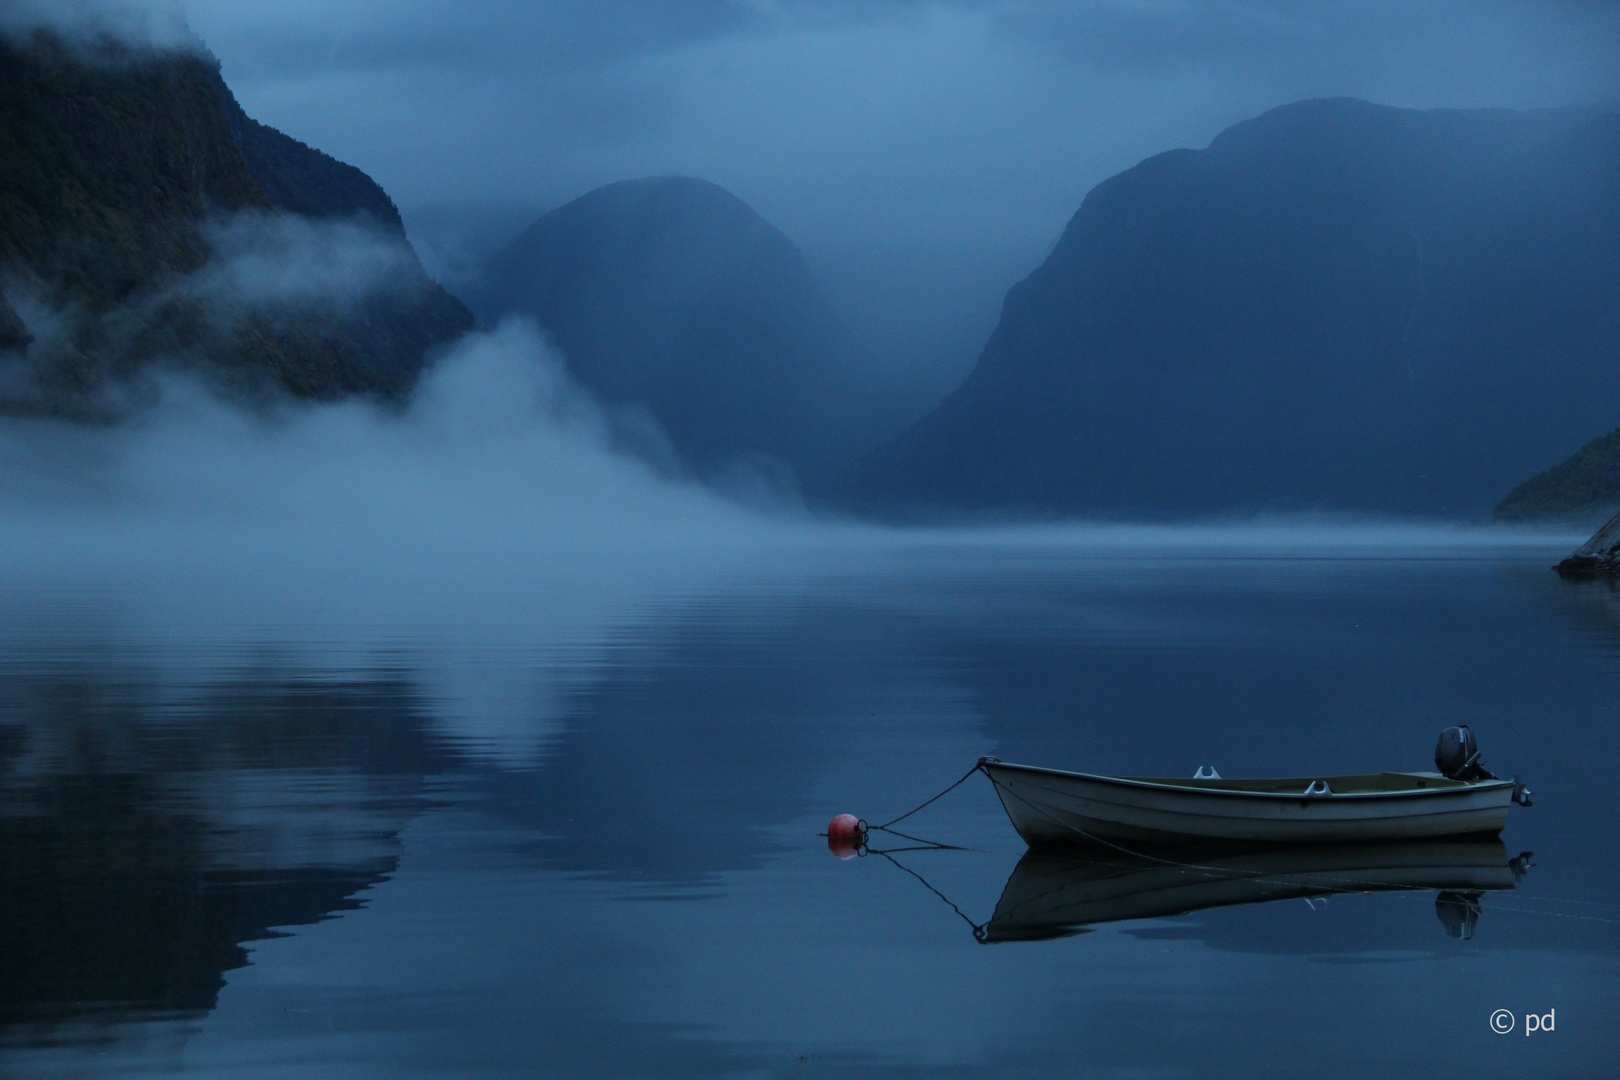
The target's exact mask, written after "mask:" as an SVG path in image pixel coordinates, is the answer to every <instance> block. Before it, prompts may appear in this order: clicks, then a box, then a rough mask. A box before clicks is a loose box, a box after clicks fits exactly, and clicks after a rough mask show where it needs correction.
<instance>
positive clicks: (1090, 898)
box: [975, 839, 1531, 944]
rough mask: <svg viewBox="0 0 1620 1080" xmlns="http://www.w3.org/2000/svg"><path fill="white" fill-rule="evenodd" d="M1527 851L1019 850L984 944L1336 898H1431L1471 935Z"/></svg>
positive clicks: (1493, 844)
mask: <svg viewBox="0 0 1620 1080" xmlns="http://www.w3.org/2000/svg"><path fill="white" fill-rule="evenodd" d="M1530 854H1531V853H1530V852H1523V853H1522V854H1520V855H1519V856H1517V857H1516V858H1513V859H1509V858H1508V854H1507V849H1506V848H1505V847H1504V846H1503V845H1502V842H1501V841H1500V840H1495V839H1490V840H1477V839H1476V840H1449V841H1421V842H1412V843H1397V844H1334V845H1321V846H1317V845H1312V846H1309V847H1299V846H1291V847H1287V848H1266V849H1257V848H1253V847H1250V848H1233V847H1229V846H1228V847H1210V846H1199V847H1184V848H1176V849H1172V850H1159V849H1156V850H1155V851H1154V852H1153V853H1152V854H1139V855H1133V854H1125V853H1121V852H1113V851H1108V850H1101V851H1087V852H1074V851H1065V852H1062V853H1053V852H1047V851H1039V850H1035V851H1030V852H1029V853H1028V854H1026V855H1025V856H1024V857H1023V859H1021V860H1020V861H1019V863H1018V865H1017V867H1015V868H1014V869H1013V872H1012V876H1011V877H1010V878H1008V879H1007V885H1006V887H1005V888H1004V889H1003V890H1002V893H1001V899H1000V901H999V902H998V903H997V904H996V910H995V914H994V915H993V916H992V917H991V919H990V921H989V922H988V923H987V924H985V925H984V926H982V927H980V928H978V929H977V930H976V931H975V936H976V937H978V939H979V940H980V941H982V942H985V943H990V944H993V943H998V942H1007V941H1043V940H1047V939H1050V938H1059V937H1070V936H1072V935H1075V934H1083V933H1085V932H1086V931H1087V929H1089V928H1090V927H1092V926H1095V925H1097V924H1099V923H1110V922H1120V921H1122V920H1126V919H1162V918H1169V917H1173V916H1178V915H1187V914H1190V913H1192V912H1195V911H1203V910H1206V909H1208V908H1219V907H1231V906H1234V905H1238V904H1260V903H1267V902H1270V901H1273V900H1297V899H1304V900H1307V901H1310V900H1314V899H1316V898H1318V897H1328V896H1335V895H1343V894H1346V893H1374V892H1393V891H1404V892H1410V891H1413V890H1429V889H1434V890H1438V891H1439V895H1438V897H1437V898H1436V900H1435V910H1436V913H1437V914H1438V916H1439V918H1440V923H1441V925H1442V927H1443V928H1444V930H1445V932H1446V934H1447V936H1449V937H1453V938H1460V939H1466V938H1469V937H1472V936H1473V933H1474V928H1475V926H1476V925H1477V924H1478V922H1479V915H1480V910H1481V898H1482V897H1483V895H1484V894H1485V893H1486V892H1492V891H1499V890H1508V889H1512V888H1514V886H1515V884H1516V883H1517V881H1518V880H1519V879H1520V878H1521V877H1522V876H1523V875H1524V873H1525V870H1526V868H1527V867H1528V866H1529V862H1530Z"/></svg>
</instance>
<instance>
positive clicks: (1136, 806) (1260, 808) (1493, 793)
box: [980, 758, 1528, 847]
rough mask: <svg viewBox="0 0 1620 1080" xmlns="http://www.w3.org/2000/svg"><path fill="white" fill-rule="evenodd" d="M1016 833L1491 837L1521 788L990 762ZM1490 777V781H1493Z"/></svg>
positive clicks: (1301, 838) (1441, 779) (1055, 836)
mask: <svg viewBox="0 0 1620 1080" xmlns="http://www.w3.org/2000/svg"><path fill="white" fill-rule="evenodd" d="M980 765H981V767H982V768H983V769H984V772H985V775H987V776H989V777H990V779H991V781H992V782H993V783H994V784H995V786H996V794H997V795H999V796H1000V797H1001V805H1002V806H1003V807H1004V808H1005V809H1006V811H1007V816H1008V817H1010V818H1011V819H1012V823H1013V828H1015V829H1017V830H1018V835H1020V836H1022V837H1023V838H1024V842H1025V843H1027V844H1029V845H1030V846H1031V847H1045V846H1051V845H1059V844H1068V845H1073V844H1084V843H1099V842H1102V843H1107V842H1114V841H1136V842H1143V843H1175V842H1177V841H1185V840H1187V839H1189V838H1197V839H1204V840H1235V841H1245V842H1256V843H1268V844H1275V843H1301V844H1323V843H1342V842H1346V841H1377V840H1416V839H1422V838H1425V837H1436V836H1464V835H1469V834H1483V835H1491V834H1495V833H1499V832H1501V831H1502V828H1503V826H1505V825H1506V824H1507V814H1508V804H1509V803H1510V802H1513V801H1515V800H1516V799H1517V801H1521V802H1525V803H1526V805H1528V802H1527V800H1525V799H1524V798H1523V786H1522V785H1520V784H1517V783H1515V782H1514V781H1512V780H1500V779H1496V778H1494V777H1493V778H1490V779H1477V780H1452V779H1448V778H1447V777H1445V776H1443V775H1441V774H1440V773H1392V772H1386V773H1371V774H1367V775H1362V776H1297V777H1289V778H1287V779H1280V780H1223V779H1220V778H1219V777H1214V778H1210V779H1205V778H1202V777H1200V778H1197V779H1191V780H1180V779H1168V778H1164V777H1147V776H1096V775H1092V774H1089V773H1076V772H1063V771H1062V770H1059V769H1041V768H1036V767H1034V766H1031V765H1013V764H1011V763H1009V762H1005V761H998V760H996V759H995V758H985V759H983V760H982V761H981V762H980ZM1486 775H1487V776H1488V775H1489V774H1486Z"/></svg>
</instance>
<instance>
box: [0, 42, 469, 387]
mask: <svg viewBox="0 0 1620 1080" xmlns="http://www.w3.org/2000/svg"><path fill="white" fill-rule="evenodd" d="M0 163H3V164H0V285H3V292H4V295H3V297H0V366H3V367H4V368H5V375H4V378H3V379H0V399H3V400H0V408H4V409H5V410H6V411H11V412H19V411H21V412H44V413H57V414H63V413H65V414H69V415H74V414H95V413H97V412H98V411H104V409H105V407H106V405H107V401H108V396H107V395H108V392H109V391H110V390H112V389H115V388H117V387H118V386H120V385H121V384H123V383H125V382H126V381H127V380H128V377H129V376H130V375H132V374H134V373H136V372H138V371H141V370H143V369H145V368H147V367H149V366H150V365H151V364H153V363H154V362H160V361H161V362H165V363H171V364H179V365H182V366H190V367H193V368H198V369H202V370H206V371H209V372H211V373H212V374H213V375H215V376H216V377H218V378H221V379H223V380H225V381H227V382H234V383H236V384H240V385H242V386H244V387H245V386H248V385H256V384H262V383H269V384H272V385H276V384H279V385H280V386H281V387H283V388H285V389H286V390H289V391H291V392H293V393H295V394H298V395H301V396H310V397H330V396H334V395H338V394H343V393H350V392H367V393H375V394H380V395H384V396H398V395H400V394H402V393H404V392H405V391H406V390H407V389H408V388H409V387H410V385H411V384H412V382H413V381H414V379H415V376H416V374H417V372H418V371H419V370H420V368H421V367H422V364H423V362H424V358H425V357H426V356H427V354H428V353H429V352H430V351H431V350H432V349H434V348H436V347H438V346H440V345H443V344H445V343H447V342H449V341H450V340H452V339H453V338H454V337H455V336H457V335H459V334H461V333H462V332H464V331H466V330H468V329H470V328H471V327H472V325H473V320H472V316H471V313H470V312H468V311H467V309H466V308H465V307H464V306H463V305H462V304H461V303H460V302H459V301H457V300H456V299H454V298H453V297H451V296H450V295H449V294H448V293H446V292H445V291H444V290H443V289H441V288H439V287H438V286H437V285H436V284H434V283H433V282H432V281H431V280H429V279H428V277H427V275H426V274H425V273H424V272H423V270H422V268H421V265H420V263H419V262H417V260H416V256H415V253H414V252H412V251H411V249H410V245H409V244H408V242H407V241H406V239H405V234H404V230H403V228H402V227H401V225H400V219H399V214H398V211H397V210H395V208H394V206H393V204H392V202H391V201H390V200H389V199H388V196H387V195H386V194H384V193H383V191H382V189H381V188H379V187H378V186H377V185H376V184H375V183H374V182H373V181H372V180H371V179H370V178H369V177H367V176H366V175H365V174H364V173H362V172H360V170H358V169H355V168H353V167H352V166H349V165H345V164H343V163H341V162H338V161H335V160H333V159H332V158H330V157H328V156H327V155H325V154H323V153H321V152H320V151H318V150H314V149H312V148H310V147H308V146H305V145H304V144H303V143H301V142H298V141H297V140H295V139H292V138H290V137H288V136H286V135H283V134H282V133H280V132H278V131H275V130H274V129H272V128H269V127H266V126H264V125H262V124H258V123H256V122H255V121H253V120H251V119H250V118H248V117H247V116H246V115H244V114H243V112H242V109H241V107H240V106H239V105H238V104H237V102H236V100H235V98H234V97H233V96H232V94H231V92H230V90H229V89H228V88H227V87H226V85H225V83H224V82H223V80H222V79H221V78H220V75H219V69H218V62H217V61H215V60H214V59H213V58H212V57H210V56H208V55H207V54H206V53H205V52H203V51H202V49H201V46H200V45H199V46H197V48H196V49H195V50H191V51H172V52H171V51H164V52H159V51H154V50H152V49H149V48H147V49H143V48H137V47H132V46H126V45H120V44H118V43H115V42H113V41H111V40H103V41H101V42H99V43H93V44H87V43H85V42H78V41H75V42H67V41H64V40H63V39H61V38H59V37H57V36H54V35H52V34H51V33H48V32H44V31H36V32H34V33H33V34H32V35H31V36H28V37H26V38H24V39H20V40H19V39H18V38H16V37H14V36H0ZM339 223H341V224H339ZM351 249H355V250H358V251H360V252H361V254H359V255H355V254H353V252H352V251H351ZM300 260H302V261H300ZM356 266H364V267H368V268H370V269H369V271H368V273H367V274H360V273H357V272H355V269H354V268H355V267H356ZM270 271H276V272H278V273H279V274H280V276H279V277H276V276H275V274H271V273H269V272H270ZM255 274H256V275H257V277H255V276H253V275H255ZM267 275H268V276H269V277H272V278H275V281H274V283H273V287H271V286H270V285H266V284H265V282H264V281H263V280H261V279H264V278H266V276H267ZM301 283H302V284H301Z"/></svg>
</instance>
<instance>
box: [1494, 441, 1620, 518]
mask: <svg viewBox="0 0 1620 1080" xmlns="http://www.w3.org/2000/svg"><path fill="white" fill-rule="evenodd" d="M1617 510H1620V430H1616V431H1611V432H1609V433H1608V434H1607V435H1603V436H1600V437H1598V438H1596V439H1593V440H1592V441H1591V442H1589V443H1587V444H1586V445H1585V446H1583V447H1581V448H1580V449H1579V450H1577V451H1576V452H1575V453H1574V454H1573V455H1571V456H1570V457H1569V458H1567V459H1565V460H1564V461H1561V462H1559V463H1558V464H1557V465H1554V466H1553V467H1552V468H1550V469H1548V470H1547V471H1546V472H1542V473H1537V474H1536V475H1535V476H1532V477H1531V478H1530V479H1528V480H1526V481H1525V482H1524V483H1522V484H1520V485H1519V486H1518V487H1515V488H1514V489H1513V490H1512V491H1510V492H1508V493H1507V495H1506V497H1504V498H1503V499H1502V501H1501V502H1499V503H1497V504H1496V509H1495V511H1493V513H1492V516H1493V517H1495V518H1496V519H1497V520H1498V521H1545V520H1557V521H1576V522H1583V523H1589V524H1593V525H1596V524H1598V523H1599V522H1602V521H1605V520H1607V519H1608V518H1610V517H1612V516H1613V515H1614V513H1615V511H1617Z"/></svg>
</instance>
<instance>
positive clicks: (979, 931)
mask: <svg viewBox="0 0 1620 1080" xmlns="http://www.w3.org/2000/svg"><path fill="white" fill-rule="evenodd" d="M970 775H971V774H970ZM958 783H960V781H958ZM867 850H868V851H870V852H871V853H872V854H873V855H881V856H883V857H884V858H885V859H888V860H889V861H890V862H891V863H893V864H894V865H895V866H898V867H899V868H900V869H902V870H904V871H905V872H906V873H908V874H910V875H911V876H912V877H914V878H916V879H917V880H918V881H920V882H922V886H923V888H925V889H927V890H928V891H929V892H931V893H933V894H934V895H935V896H937V897H939V898H940V899H941V900H943V901H945V903H946V905H947V906H948V907H949V908H950V909H951V910H952V911H954V912H956V914H957V916H958V917H959V918H960V919H961V920H962V921H963V922H965V923H967V924H968V927H969V929H971V930H972V931H973V936H974V937H975V938H977V939H978V940H980V941H983V940H984V933H985V929H984V925H983V924H981V923H976V922H974V921H973V920H972V919H970V918H968V916H967V914H966V913H965V912H964V911H963V910H962V909H961V908H959V907H957V906H956V902H955V901H953V900H952V899H951V898H950V897H948V896H946V895H945V894H944V893H942V892H940V891H939V890H938V889H936V888H934V887H933V886H932V885H930V884H929V883H928V879H927V878H925V877H923V876H922V875H921V874H919V873H917V871H915V870H913V869H912V868H911V867H909V866H907V865H905V864H904V863H902V862H901V861H900V860H899V859H897V858H895V857H894V856H893V855H891V854H890V853H889V852H887V851H879V850H877V849H876V848H868V849H867Z"/></svg>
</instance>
